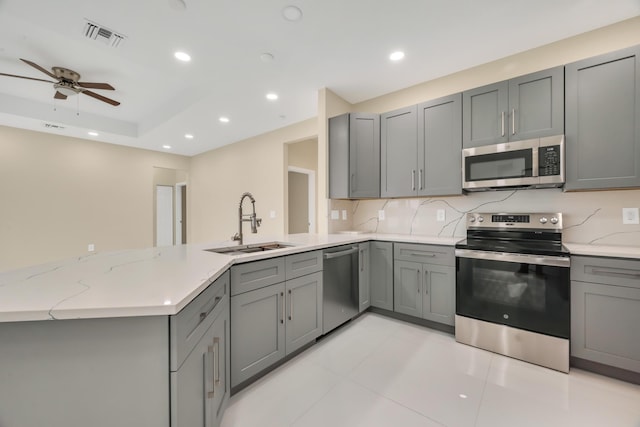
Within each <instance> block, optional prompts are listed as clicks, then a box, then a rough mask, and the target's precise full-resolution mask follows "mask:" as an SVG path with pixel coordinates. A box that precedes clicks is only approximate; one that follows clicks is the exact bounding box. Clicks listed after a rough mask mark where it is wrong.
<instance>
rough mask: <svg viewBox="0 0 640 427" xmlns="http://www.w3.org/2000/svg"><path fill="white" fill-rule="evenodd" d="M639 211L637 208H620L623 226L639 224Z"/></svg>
mask: <svg viewBox="0 0 640 427" xmlns="http://www.w3.org/2000/svg"><path fill="white" fill-rule="evenodd" d="M639 211H640V209H638V208H622V223H623V224H640V212H639Z"/></svg>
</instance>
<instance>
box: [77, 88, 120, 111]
mask: <svg viewBox="0 0 640 427" xmlns="http://www.w3.org/2000/svg"><path fill="white" fill-rule="evenodd" d="M81 93H84V94H85V95H89V96H90V97H92V98H95V99H99V100H100V101H103V102H106V103H107V104H111V105H113V106H115V107H117V106H118V105H120V103H119V102H118V101H114V100H113V99H110V98H107V97H106V96H102V95H99V94H97V93H95V92H91V91H90V90H83V91H82V92H81Z"/></svg>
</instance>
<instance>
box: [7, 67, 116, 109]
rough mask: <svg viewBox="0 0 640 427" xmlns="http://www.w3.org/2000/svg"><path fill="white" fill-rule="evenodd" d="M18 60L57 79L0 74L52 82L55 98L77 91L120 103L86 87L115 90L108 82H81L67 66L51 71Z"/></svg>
mask: <svg viewBox="0 0 640 427" xmlns="http://www.w3.org/2000/svg"><path fill="white" fill-rule="evenodd" d="M20 60H21V61H22V62H25V63H27V64H29V65H31V66H32V67H33V68H35V69H36V70H39V71H41V72H43V73H45V74H46V75H47V76H49V77H51V78H52V79H56V80H57V81H55V82H54V81H51V80H44V79H36V78H33V77H25V76H17V75H15V74H6V73H0V76H7V77H18V78H20V79H27V80H36V81H39V82H47V83H53V87H54V88H55V90H56V93H55V95H54V96H53V97H54V98H55V99H67V97H68V96H72V95H77V94H79V93H82V94H84V95H88V96H90V97H92V98H95V99H97V100H100V101H102V102H106V103H107V104H111V105H113V106H118V105H120V103H119V102H118V101H114V100H113V99H111V98H107V97H106V96H102V95H100V94H98V93H95V92H92V91H90V90H88V89H105V90H115V89H114V87H113V86H111V85H110V84H108V83H88V82H81V81H78V80H80V74H78V73H76V72H75V71H73V70H69V69H68V68H63V67H52V68H51V71H52V72H49V71H47V70H46V69H45V68H43V67H41V66H39V65H38V64H36V63H34V62H31V61H28V60H26V59H22V58H20Z"/></svg>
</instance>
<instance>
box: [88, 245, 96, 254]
mask: <svg viewBox="0 0 640 427" xmlns="http://www.w3.org/2000/svg"><path fill="white" fill-rule="evenodd" d="M95 250H96V245H94V244H93V243H89V244H88V245H87V251H89V252H93V251H95Z"/></svg>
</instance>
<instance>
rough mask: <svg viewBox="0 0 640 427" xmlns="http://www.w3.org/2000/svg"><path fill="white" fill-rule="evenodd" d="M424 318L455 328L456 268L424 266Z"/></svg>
mask: <svg viewBox="0 0 640 427" xmlns="http://www.w3.org/2000/svg"><path fill="white" fill-rule="evenodd" d="M423 279H424V281H423V283H424V288H423V289H424V291H423V294H422V298H423V300H422V301H423V303H422V317H423V318H424V319H427V320H432V321H434V322H438V323H444V324H446V325H451V326H453V324H454V320H455V319H454V315H455V311H456V306H455V304H456V274H455V268H453V267H446V266H444V265H432V264H425V265H423Z"/></svg>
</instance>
